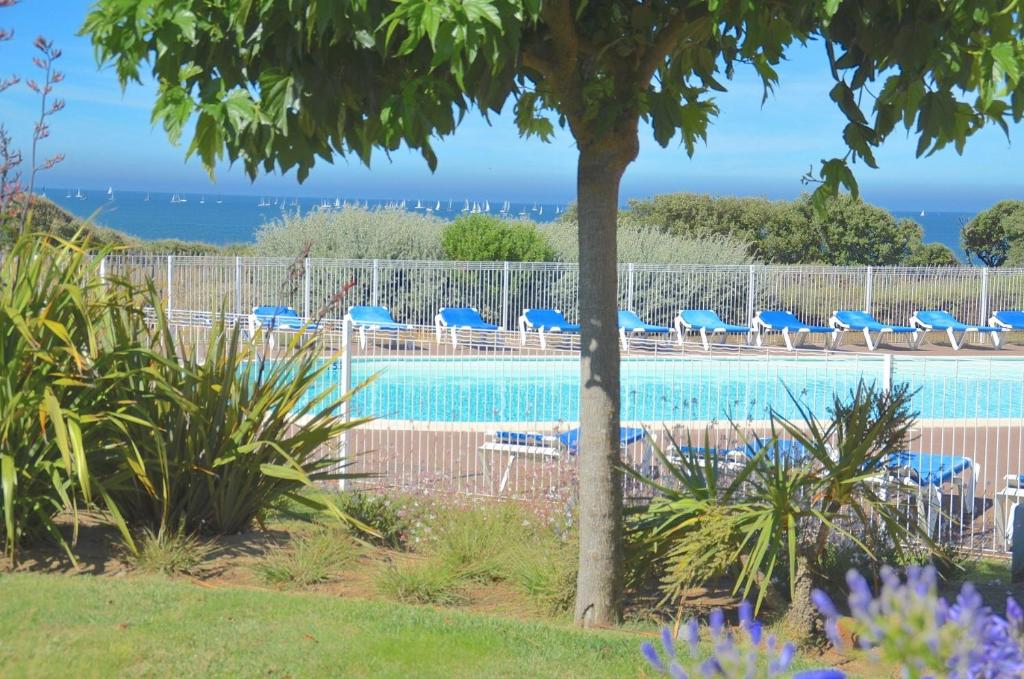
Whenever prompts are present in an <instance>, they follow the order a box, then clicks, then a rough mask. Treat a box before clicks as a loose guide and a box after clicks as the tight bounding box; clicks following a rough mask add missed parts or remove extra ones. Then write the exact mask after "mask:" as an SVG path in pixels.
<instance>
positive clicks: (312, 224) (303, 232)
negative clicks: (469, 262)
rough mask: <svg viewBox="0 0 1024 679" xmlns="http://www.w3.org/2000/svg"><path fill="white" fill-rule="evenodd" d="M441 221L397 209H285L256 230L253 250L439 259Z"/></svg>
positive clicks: (260, 253) (280, 253) (294, 254)
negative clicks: (297, 211) (305, 211)
mask: <svg viewBox="0 0 1024 679" xmlns="http://www.w3.org/2000/svg"><path fill="white" fill-rule="evenodd" d="M445 224H446V222H444V221H443V220H441V219H439V218H437V217H432V216H429V215H421V214H416V213H413V212H406V211H405V210H402V209H400V208H383V209H378V210H366V209H364V208H360V207H348V208H345V209H343V210H338V211H323V212H311V213H308V214H305V215H301V214H285V215H284V216H282V218H281V219H279V220H276V221H273V222H270V223H269V224H266V225H264V226H262V227H260V229H259V230H258V231H257V232H256V245H255V246H254V247H253V254H255V255H257V256H260V257H297V256H299V255H300V254H302V253H304V252H305V251H306V247H307V246H308V247H309V256H311V257H333V258H335V259H431V260H436V259H442V258H443V256H444V252H443V250H442V249H441V233H442V231H443V230H444V228H445Z"/></svg>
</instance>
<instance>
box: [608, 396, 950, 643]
mask: <svg viewBox="0 0 1024 679" xmlns="http://www.w3.org/2000/svg"><path fill="white" fill-rule="evenodd" d="M910 397H911V395H910V393H909V392H908V390H907V388H906V386H905V385H902V386H896V387H894V388H893V389H892V390H891V391H888V392H883V391H880V390H877V389H875V388H874V387H871V386H865V385H864V384H860V385H858V387H857V388H856V390H855V391H854V392H853V393H852V394H851V396H850V398H849V399H845V398H843V397H841V396H838V395H837V396H836V397H835V399H834V401H833V404H832V406H831V408H830V409H829V420H828V421H827V422H821V421H819V420H818V419H817V418H816V417H815V416H814V415H813V414H811V413H810V412H809V411H808V410H806V409H805V408H804V406H803V405H802V404H801V403H800V402H799V401H798V400H797V399H796V398H795V397H793V399H794V403H796V407H797V409H798V411H799V412H800V414H801V419H802V422H800V424H799V425H798V424H796V423H794V422H791V421H789V420H787V419H785V418H782V417H780V416H779V415H778V414H776V413H775V412H773V413H772V435H771V437H769V438H768V440H767V442H766V443H765V445H763V446H759V447H754V446H753V445H750V446H749V447H748V453H749V454H748V455H746V456H744V461H743V462H741V463H738V464H739V465H740V468H739V469H738V470H737V472H736V474H735V475H731V476H729V477H728V478H726V477H725V476H722V475H720V473H719V466H718V465H719V460H718V459H717V458H715V457H713V456H708V457H707V458H705V459H704V460H698V459H696V458H694V457H687V456H683V457H682V458H681V460H680V461H679V463H678V464H677V463H675V462H673V461H670V460H669V459H668V458H667V457H666V456H665V455H664V454H662V453H661V452H660V451H659V452H658V456H659V458H660V459H661V461H662V464H663V466H664V468H665V469H666V470H667V471H668V477H667V478H666V479H664V480H662V481H660V482H658V481H652V480H649V479H644V478H643V477H642V476H640V475H639V474H637V473H636V472H634V471H632V470H629V469H627V470H626V472H627V473H628V474H631V475H632V476H635V477H636V478H638V479H640V480H642V481H645V482H646V483H648V484H650V485H652V486H653V487H654V488H655V489H657V490H658V491H660V493H659V494H658V497H656V498H655V499H654V500H653V501H652V502H651V504H650V506H649V507H648V508H646V510H644V511H643V512H641V513H640V514H639V516H638V517H637V519H636V521H635V522H634V523H633V525H632V530H631V539H632V542H633V545H634V549H633V553H634V555H635V556H634V558H635V559H638V560H639V563H640V564H644V563H645V560H648V561H650V560H653V562H654V563H655V564H658V565H660V566H661V567H662V568H664V569H665V571H666V572H667V573H669V574H676V576H675V577H667V578H666V581H665V583H664V590H665V594H666V596H668V597H671V598H677V597H678V596H679V595H680V593H681V591H682V590H683V588H684V587H685V586H686V585H687V584H688V581H689V580H690V574H691V573H693V574H698V575H702V576H706V575H707V574H709V573H712V574H713V572H714V569H709V565H712V566H716V567H717V566H718V565H720V564H723V563H727V562H728V561H729V560H732V561H735V562H736V563H737V564H739V567H738V576H737V578H736V581H735V585H734V592H736V593H739V592H742V593H743V595H744V596H746V595H747V594H748V593H749V592H751V591H752V590H753V589H755V588H756V589H757V590H758V598H757V604H758V605H760V604H761V603H762V602H763V600H764V598H765V597H766V596H768V595H769V593H772V594H773V596H775V595H777V594H776V593H774V592H773V587H774V585H773V584H772V582H773V578H774V577H775V576H776V575H777V574H780V573H777V569H778V571H779V572H781V571H786V575H787V576H788V577H786V578H785V582H786V584H787V585H788V591H789V600H790V603H789V606H788V608H787V612H786V619H785V621H784V623H785V625H786V627H787V628H788V629H789V630H790V631H791V632H792V633H793V637H794V638H797V639H806V638H807V637H808V636H809V635H810V633H811V632H812V629H813V623H814V619H815V616H814V615H813V611H810V609H809V606H810V604H809V601H810V592H811V589H812V587H813V586H814V581H815V578H816V575H817V574H818V573H816V572H815V568H816V565H817V564H820V562H821V560H822V557H823V556H824V554H825V551H826V548H827V547H828V545H829V543H830V540H831V539H832V538H833V536H834V535H835V536H839V537H840V538H845V539H848V540H850V541H851V542H853V543H854V544H856V545H858V546H859V547H861V549H863V550H864V551H865V552H866V553H867V554H868V555H869V556H870V557H871V558H875V555H874V553H873V552H872V551H871V547H870V546H869V545H868V544H867V543H865V542H864V541H862V540H861V538H864V537H865V536H868V535H870V534H872V533H874V532H881V533H884V534H885V535H887V536H888V538H889V539H891V541H892V553H894V554H898V555H899V554H903V553H904V552H905V551H906V547H907V545H908V544H910V543H911V542H912V541H918V542H920V543H921V544H924V545H927V546H929V547H932V545H933V543H932V541H931V539H930V537H929V536H928V535H926V534H924V533H923V532H922V529H921V527H920V525H919V524H918V523H917V522H914V521H911V520H910V517H909V516H908V515H907V507H908V506H909V505H912V503H911V502H900V503H896V504H895V505H894V504H893V502H892V500H893V497H894V494H897V493H899V492H901V489H900V486H899V484H892V487H886V488H884V489H883V487H882V485H880V484H879V483H878V480H877V478H875V476H876V475H875V474H873V473H867V472H868V471H870V470H878V469H882V468H884V466H885V464H886V462H887V461H888V460H889V459H890V457H891V456H892V455H893V454H894V453H896V452H899V451H902V450H905V446H906V442H907V440H908V437H909V432H910V430H911V428H912V426H913V423H914V421H915V417H914V415H913V414H911V413H910V412H909V409H908V405H909V402H910ZM737 433H740V432H739V431H737ZM741 436H742V434H741ZM782 437H785V438H786V439H789V440H792V441H795V442H797V443H798V444H799V445H800V447H801V449H802V450H803V451H804V454H805V455H806V456H807V459H806V460H804V461H801V462H800V463H799V464H795V463H794V460H793V459H792V458H791V457H790V456H788V455H787V454H786V452H784V450H782V449H781V448H780V447H779V446H778V442H779V441H780V440H781V438H782ZM708 447H709V446H708V445H705V448H708ZM903 492H905V491H903ZM711 519H715V524H716V525H717V526H718V530H717V533H718V534H720V535H724V536H725V537H726V538H727V539H723V540H721V541H719V542H716V543H710V542H709V541H703V540H702V539H701V538H699V537H694V536H692V535H690V533H691V532H692V531H694V530H699V529H700V528H701V527H702V526H703V525H704V524H705V523H706V522H708V521H709V520H711ZM729 524H731V525H729ZM729 538H732V539H729ZM712 550H716V551H718V554H713V553H712ZM819 573H820V572H819Z"/></svg>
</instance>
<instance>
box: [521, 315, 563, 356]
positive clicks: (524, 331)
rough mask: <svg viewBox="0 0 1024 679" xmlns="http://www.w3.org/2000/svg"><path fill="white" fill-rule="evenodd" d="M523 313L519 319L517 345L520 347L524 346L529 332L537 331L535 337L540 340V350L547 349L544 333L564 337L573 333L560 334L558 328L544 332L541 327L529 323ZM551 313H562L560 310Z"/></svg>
mask: <svg viewBox="0 0 1024 679" xmlns="http://www.w3.org/2000/svg"><path fill="white" fill-rule="evenodd" d="M523 311H524V313H523V315H522V316H520V317H519V344H521V345H524V346H525V345H526V336H527V335H528V334H529V333H530V331H531V330H536V331H537V336H538V337H539V338H540V348H541V349H547V348H548V343H547V337H545V336H544V333H545V332H548V333H558V334H559V335H564V336H572V335H573V333H562V331H561V330H560V329H558V328H548V329H547V330H545V329H544V328H543V327H540V328H538V327H537V326H535V325H534V324H533V323H530V321H529V320H527V318H526V313H525V311H526V310H525V309H524V310H523ZM552 311H555V312H556V313H562V312H561V310H560V309H552Z"/></svg>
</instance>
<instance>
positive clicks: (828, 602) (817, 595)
mask: <svg viewBox="0 0 1024 679" xmlns="http://www.w3.org/2000/svg"><path fill="white" fill-rule="evenodd" d="M811 601H812V602H814V605H815V606H817V607H818V610H819V611H821V614H822V615H824V616H825V617H826V618H838V617H839V611H837V610H836V606H835V604H833V603H832V599H831V598H829V596H828V594H826V593H825V592H824V591H822V590H820V589H815V590H814V591H812V592H811Z"/></svg>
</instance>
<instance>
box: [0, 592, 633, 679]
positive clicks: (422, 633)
mask: <svg viewBox="0 0 1024 679" xmlns="http://www.w3.org/2000/svg"><path fill="white" fill-rule="evenodd" d="M639 644H640V638H639V637H638V636H637V635H635V634H629V633H616V632H598V633H595V632H586V633H584V632H580V631H577V630H574V629H572V628H570V627H568V626H562V625H558V624H553V623H543V622H531V623H526V622H517V621H513V620H507V619H500V618H494V617H490V616H486V615H482V614H476V613H464V612H459V611H449V610H440V609H434V608H427V607H417V606H405V605H401V604H392V603H384V602H380V601H361V600H351V599H341V598H336V597H325V596H323V595H316V594H293V593H283V592H268V591H259V590H250V589H230V588H224V589H207V588H203V587H200V586H197V585H194V584H192V583H191V582H188V581H184V580H168V579H164V578H159V577H134V576H133V577H122V578H99V577H87V576H78V577H75V576H54V575H32V574H16V575H0V676H3V677H6V678H8V679H10V678H13V677H101V676H102V677H111V676H133V677H134V676H174V677H207V676H230V677H239V676H256V675H261V676H266V677H327V676H339V677H340V676H346V677H363V676H417V677H462V676H466V677H469V676H473V677H479V676H503V677H511V676H523V677H542V676H545V677H556V676H557V677H571V676H579V677H583V676H586V677H603V676H608V677H612V676H614V677H631V676H644V672H643V669H644V668H643V659H642V657H641V656H640V653H639Z"/></svg>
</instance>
